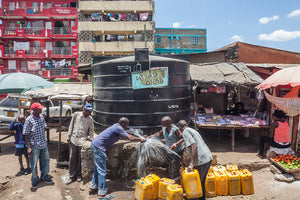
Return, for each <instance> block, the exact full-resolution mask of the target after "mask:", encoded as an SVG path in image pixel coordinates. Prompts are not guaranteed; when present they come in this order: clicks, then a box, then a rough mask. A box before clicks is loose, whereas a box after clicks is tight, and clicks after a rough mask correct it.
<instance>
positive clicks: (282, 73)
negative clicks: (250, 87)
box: [256, 66, 300, 90]
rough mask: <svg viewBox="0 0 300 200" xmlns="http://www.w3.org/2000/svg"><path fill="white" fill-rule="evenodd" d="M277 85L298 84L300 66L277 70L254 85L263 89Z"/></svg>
mask: <svg viewBox="0 0 300 200" xmlns="http://www.w3.org/2000/svg"><path fill="white" fill-rule="evenodd" d="M279 85H289V86H291V87H296V86H300V66H299V67H289V68H285V69H282V70H279V71H277V72H275V73H274V74H272V75H271V76H270V77H269V78H267V79H266V80H264V81H263V82H262V83H261V84H259V85H258V86H256V88H257V89H261V90H265V89H268V88H271V87H276V86H279Z"/></svg>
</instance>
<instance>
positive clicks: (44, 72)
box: [42, 70, 51, 78]
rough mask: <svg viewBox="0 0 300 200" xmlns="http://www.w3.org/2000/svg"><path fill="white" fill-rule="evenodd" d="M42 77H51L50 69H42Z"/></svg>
mask: <svg viewBox="0 0 300 200" xmlns="http://www.w3.org/2000/svg"><path fill="white" fill-rule="evenodd" d="M42 76H43V78H50V77H51V71H50V70H43V71H42Z"/></svg>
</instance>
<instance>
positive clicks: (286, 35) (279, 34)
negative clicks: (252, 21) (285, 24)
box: [258, 29, 300, 42]
mask: <svg viewBox="0 0 300 200" xmlns="http://www.w3.org/2000/svg"><path fill="white" fill-rule="evenodd" d="M296 38H300V31H285V30H282V29H281V30H276V31H274V32H273V33H270V34H260V35H259V36H258V39H259V40H265V41H276V42H285V41H288V40H293V39H296Z"/></svg>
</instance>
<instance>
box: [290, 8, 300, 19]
mask: <svg viewBox="0 0 300 200" xmlns="http://www.w3.org/2000/svg"><path fill="white" fill-rule="evenodd" d="M299 16H300V9H298V10H294V11H292V12H291V13H290V14H288V15H287V17H288V18H292V17H299Z"/></svg>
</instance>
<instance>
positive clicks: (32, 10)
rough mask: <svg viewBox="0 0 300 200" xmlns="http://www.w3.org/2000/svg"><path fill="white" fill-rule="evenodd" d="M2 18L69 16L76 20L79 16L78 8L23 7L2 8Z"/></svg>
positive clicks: (0, 13)
mask: <svg viewBox="0 0 300 200" xmlns="http://www.w3.org/2000/svg"><path fill="white" fill-rule="evenodd" d="M0 9H1V8H0ZM0 15H2V16H10V17H12V18H15V17H24V16H27V17H30V16H42V17H43V18H45V17H48V18H50V17H54V16H56V17H57V16H64V15H69V16H73V17H74V18H75V17H76V16H77V8H68V7H54V8H47V7H46V6H42V7H41V6H37V7H25V8H24V7H22V8H10V7H7V6H6V7H2V12H0Z"/></svg>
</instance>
